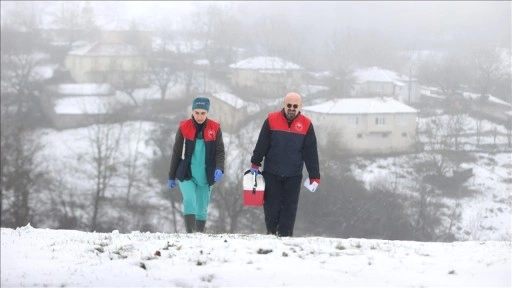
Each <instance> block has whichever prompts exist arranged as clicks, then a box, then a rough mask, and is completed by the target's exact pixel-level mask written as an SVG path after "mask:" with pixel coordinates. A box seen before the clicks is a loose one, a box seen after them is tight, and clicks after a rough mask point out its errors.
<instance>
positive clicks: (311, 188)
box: [304, 178, 318, 192]
mask: <svg viewBox="0 0 512 288" xmlns="http://www.w3.org/2000/svg"><path fill="white" fill-rule="evenodd" d="M304 187H306V188H307V189H308V190H309V191H311V192H315V191H316V188H317V187H318V183H316V182H313V184H309V179H308V178H306V181H304Z"/></svg>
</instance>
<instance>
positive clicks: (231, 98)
mask: <svg viewBox="0 0 512 288" xmlns="http://www.w3.org/2000/svg"><path fill="white" fill-rule="evenodd" d="M212 96H213V97H215V98H217V99H219V100H221V101H223V102H226V103H227V104H229V105H231V106H233V107H235V108H236V109H239V108H242V107H244V106H246V105H247V102H245V101H244V100H242V99H241V98H239V97H238V96H236V95H233V94H231V93H228V92H218V93H213V94H212Z"/></svg>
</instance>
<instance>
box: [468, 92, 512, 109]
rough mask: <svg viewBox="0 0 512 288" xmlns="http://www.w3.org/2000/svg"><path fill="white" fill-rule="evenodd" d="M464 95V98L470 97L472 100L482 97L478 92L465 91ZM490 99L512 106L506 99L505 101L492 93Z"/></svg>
mask: <svg viewBox="0 0 512 288" xmlns="http://www.w3.org/2000/svg"><path fill="white" fill-rule="evenodd" d="M462 95H464V98H466V99H470V100H477V99H479V98H480V94H477V93H470V92H463V93H462ZM489 101H490V102H494V103H497V104H501V105H505V106H509V107H512V104H510V103H508V102H506V101H503V100H501V99H500V98H498V97H495V96H492V95H489Z"/></svg>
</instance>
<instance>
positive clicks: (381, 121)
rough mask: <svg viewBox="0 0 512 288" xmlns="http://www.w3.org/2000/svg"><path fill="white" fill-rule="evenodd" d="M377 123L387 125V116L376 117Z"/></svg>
mask: <svg viewBox="0 0 512 288" xmlns="http://www.w3.org/2000/svg"><path fill="white" fill-rule="evenodd" d="M375 125H386V118H384V117H376V118H375Z"/></svg>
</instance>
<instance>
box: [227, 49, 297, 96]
mask: <svg viewBox="0 0 512 288" xmlns="http://www.w3.org/2000/svg"><path fill="white" fill-rule="evenodd" d="M229 67H230V69H231V72H232V73H231V83H232V85H233V86H235V87H239V88H250V89H254V90H258V91H260V92H264V93H272V94H278V95H282V94H283V93H285V92H286V91H291V90H296V89H297V88H298V87H299V86H300V84H301V82H302V74H303V72H304V68H302V67H301V66H299V65H297V64H295V63H292V62H288V61H285V60H283V59H282V58H279V57H252V58H247V59H244V60H242V61H240V62H237V63H234V64H231V65H230V66H229Z"/></svg>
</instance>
